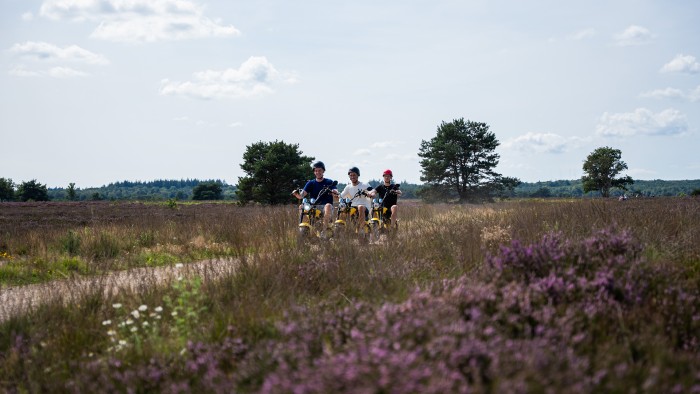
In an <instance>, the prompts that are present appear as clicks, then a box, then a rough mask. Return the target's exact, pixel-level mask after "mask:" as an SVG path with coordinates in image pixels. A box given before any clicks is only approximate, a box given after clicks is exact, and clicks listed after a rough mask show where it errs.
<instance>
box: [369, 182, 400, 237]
mask: <svg viewBox="0 0 700 394" xmlns="http://www.w3.org/2000/svg"><path fill="white" fill-rule="evenodd" d="M393 178H394V174H393V173H392V172H391V170H386V171H384V173H383V174H382V179H383V180H384V182H383V183H382V184H380V185H379V186H377V187H376V188H375V189H374V190H372V192H373V193H372V197H374V196H377V197H381V198H383V199H384V207H385V208H387V210H386V213H385V214H384V218H385V219H386V220H391V219H392V218H393V221H394V223H397V224H398V220H399V218H398V211H399V206H398V205H397V203H398V199H399V196H400V195H401V190H398V189H396V190H392V189H394V186H395V185H394V184H393V183H392V182H391V181H392V179H393ZM387 191H389V192H388V193H387Z"/></svg>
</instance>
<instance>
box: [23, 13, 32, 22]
mask: <svg viewBox="0 0 700 394" xmlns="http://www.w3.org/2000/svg"><path fill="white" fill-rule="evenodd" d="M22 20H23V21H31V20H34V14H32V13H31V12H25V13H24V14H22Z"/></svg>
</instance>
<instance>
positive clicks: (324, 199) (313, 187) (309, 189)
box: [304, 178, 338, 205]
mask: <svg viewBox="0 0 700 394" xmlns="http://www.w3.org/2000/svg"><path fill="white" fill-rule="evenodd" d="M326 186H328V187H329V188H330V189H331V190H334V189H337V188H338V187H337V186H333V181H332V180H330V179H328V178H323V180H322V181H321V182H319V181H317V180H316V179H315V178H314V179H312V180H310V181H308V182H306V185H305V186H304V191H305V192H306V193H308V195H307V196H306V197H308V198H315V199H317V200H316V204H318V205H326V204H333V193H331V192H330V190H329V191H327V192H325V193H323V195H322V196H321V199H320V200H319V199H318V194H319V193H320V192H321V189H323V188H324V187H326Z"/></svg>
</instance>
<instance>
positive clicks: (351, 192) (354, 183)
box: [340, 167, 372, 232]
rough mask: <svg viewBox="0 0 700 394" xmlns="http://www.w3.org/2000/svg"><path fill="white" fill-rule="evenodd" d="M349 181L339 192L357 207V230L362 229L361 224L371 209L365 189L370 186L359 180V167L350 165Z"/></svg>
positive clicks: (370, 201) (370, 202)
mask: <svg viewBox="0 0 700 394" xmlns="http://www.w3.org/2000/svg"><path fill="white" fill-rule="evenodd" d="M348 177H349V178H350V183H349V184H348V185H347V186H345V189H343V191H342V192H340V197H341V198H350V199H352V200H351V201H352V206H354V207H357V213H358V214H359V215H358V218H359V220H358V221H357V231H358V232H360V231H362V225H363V224H364V222H365V221H367V217H368V216H369V212H370V210H371V209H372V200H371V199H370V198H369V197H368V194H367V193H369V192H368V191H367V189H368V188H369V187H370V186H369V185H368V184H366V183H364V182H360V180H359V177H360V169H359V168H357V167H352V168H350V169H349V170H348ZM363 192H364V193H363Z"/></svg>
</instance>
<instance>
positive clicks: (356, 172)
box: [348, 167, 360, 185]
mask: <svg viewBox="0 0 700 394" xmlns="http://www.w3.org/2000/svg"><path fill="white" fill-rule="evenodd" d="M348 177H350V182H352V184H353V185H356V184H357V182H358V180H357V178H359V177H360V169H359V168H357V167H351V168H350V169H349V170H348Z"/></svg>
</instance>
